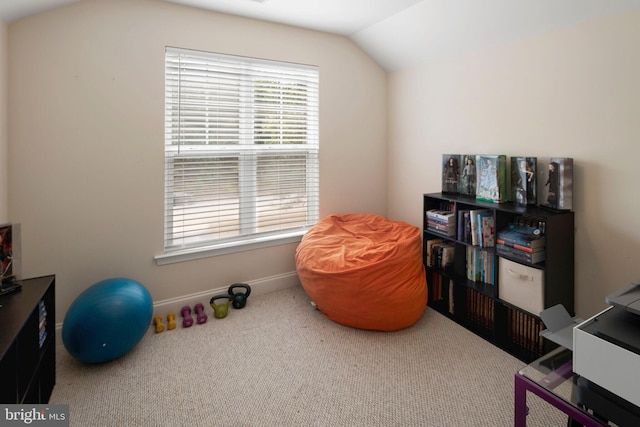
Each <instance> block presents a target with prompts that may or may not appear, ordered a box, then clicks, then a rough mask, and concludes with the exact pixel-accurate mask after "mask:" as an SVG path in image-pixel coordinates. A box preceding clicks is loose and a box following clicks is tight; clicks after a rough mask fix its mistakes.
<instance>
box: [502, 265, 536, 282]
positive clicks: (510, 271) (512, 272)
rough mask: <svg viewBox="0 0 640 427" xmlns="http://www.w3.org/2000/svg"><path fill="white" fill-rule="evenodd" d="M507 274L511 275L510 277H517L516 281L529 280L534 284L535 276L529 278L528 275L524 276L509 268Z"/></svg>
mask: <svg viewBox="0 0 640 427" xmlns="http://www.w3.org/2000/svg"><path fill="white" fill-rule="evenodd" d="M506 270H507V273H509V275H510V276H511V277H515V278H516V279H519V280H528V281H530V282H533V276H529V275H528V274H522V273H518V272H517V271H513V270H512V269H510V268H508V267H507V269H506Z"/></svg>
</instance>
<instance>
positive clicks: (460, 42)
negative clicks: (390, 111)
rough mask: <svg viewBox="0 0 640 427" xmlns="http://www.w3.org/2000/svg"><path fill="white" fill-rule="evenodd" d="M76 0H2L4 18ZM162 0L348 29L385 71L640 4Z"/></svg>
mask: <svg viewBox="0 0 640 427" xmlns="http://www.w3.org/2000/svg"><path fill="white" fill-rule="evenodd" d="M74 1H78V0H0V20H3V21H5V22H9V23H10V22H12V21H15V20H17V19H20V18H23V17H26V16H28V15H31V14H34V13H38V12H41V11H44V10H47V9H51V8H54V7H58V6H60V5H63V4H66V3H73V2H74ZM103 1H107V0H103ZM163 1H168V2H172V3H178V4H183V5H187V6H193V7H199V8H203V9H210V10H215V11H219V12H224V13H230V14H234V15H240V16H245V17H249V18H255V19H263V20H266V21H272V22H277V23H282V24H287V25H293V26H298V27H303V28H309V29H313V30H318V31H325V32H330V33H335V34H341V35H345V36H348V37H350V38H351V39H352V40H353V41H354V42H355V43H356V44H357V45H359V46H360V47H361V48H362V49H363V50H364V51H365V52H367V53H368V54H369V55H370V56H371V57H372V58H373V59H374V60H375V61H376V62H377V63H378V64H380V65H381V66H382V67H383V68H384V69H385V70H387V71H395V70H400V69H403V68H406V67H411V66H414V65H418V64H424V63H428V62H433V61H437V60H440V59H443V58H446V57H451V56H455V55H460V54H463V53H466V52H469V51H473V50H477V49H481V48H484V47H487V46H491V45H496V44H499V43H505V42H509V41H513V40H516V39H520V38H524V37H528V36H532V35H535V34H539V33H542V32H545V31H549V30H553V29H556V28H560V27H564V26H568V25H573V24H577V23H580V22H584V21H588V20H591V19H596V18H599V17H603V16H606V15H610V14H613V13H619V12H624V11H626V10H629V9H632V8H640V0H163Z"/></svg>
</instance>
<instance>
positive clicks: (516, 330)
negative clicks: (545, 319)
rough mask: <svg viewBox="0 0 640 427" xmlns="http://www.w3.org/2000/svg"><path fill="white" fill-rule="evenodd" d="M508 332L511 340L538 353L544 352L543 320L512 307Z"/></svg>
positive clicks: (509, 313) (509, 310)
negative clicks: (541, 334) (541, 333)
mask: <svg viewBox="0 0 640 427" xmlns="http://www.w3.org/2000/svg"><path fill="white" fill-rule="evenodd" d="M507 322H508V323H507V328H508V329H507V334H508V335H509V338H510V339H511V341H513V342H514V343H516V344H517V345H519V346H520V347H522V348H524V349H526V350H528V351H531V352H533V353H536V354H543V352H544V341H543V338H542V337H541V336H540V332H541V331H542V330H543V329H544V325H543V323H542V321H540V320H538V319H537V318H535V317H532V316H529V315H527V314H526V313H523V312H521V311H518V310H514V309H512V308H509V309H508V313H507Z"/></svg>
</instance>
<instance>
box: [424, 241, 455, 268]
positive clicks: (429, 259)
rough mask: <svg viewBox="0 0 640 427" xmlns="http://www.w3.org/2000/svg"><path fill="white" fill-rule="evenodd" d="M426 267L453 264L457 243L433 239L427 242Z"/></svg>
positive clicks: (444, 266) (442, 266) (443, 266)
mask: <svg viewBox="0 0 640 427" xmlns="http://www.w3.org/2000/svg"><path fill="white" fill-rule="evenodd" d="M425 255H426V256H425V260H426V264H427V265H426V267H436V268H447V267H449V266H451V265H453V261H454V255H455V243H453V242H445V241H444V240H443V239H431V240H427V243H426V254H425Z"/></svg>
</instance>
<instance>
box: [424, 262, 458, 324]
mask: <svg viewBox="0 0 640 427" xmlns="http://www.w3.org/2000/svg"><path fill="white" fill-rule="evenodd" d="M427 285H428V288H429V300H430V301H445V300H446V301H447V311H449V314H452V315H453V314H455V307H454V304H453V286H452V284H451V279H449V278H448V277H446V276H443V275H442V274H440V273H437V272H431V274H428V275H427Z"/></svg>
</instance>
